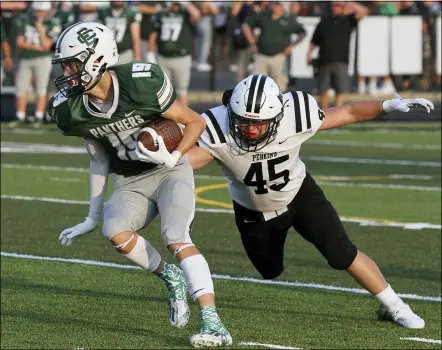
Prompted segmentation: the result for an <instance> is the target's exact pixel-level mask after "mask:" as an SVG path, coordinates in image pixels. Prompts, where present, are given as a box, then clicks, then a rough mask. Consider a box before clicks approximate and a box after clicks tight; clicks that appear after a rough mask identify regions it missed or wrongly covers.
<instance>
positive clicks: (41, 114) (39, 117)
mask: <svg viewBox="0 0 442 350" xmlns="http://www.w3.org/2000/svg"><path fill="white" fill-rule="evenodd" d="M43 117H44V113H43V112H35V118H36V119H37V120H38V121H42V120H43Z"/></svg>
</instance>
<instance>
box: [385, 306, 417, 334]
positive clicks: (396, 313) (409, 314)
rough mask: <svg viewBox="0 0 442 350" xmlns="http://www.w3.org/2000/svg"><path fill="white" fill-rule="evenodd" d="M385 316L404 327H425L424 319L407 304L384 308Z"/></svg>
mask: <svg viewBox="0 0 442 350" xmlns="http://www.w3.org/2000/svg"><path fill="white" fill-rule="evenodd" d="M385 316H386V318H387V319H390V320H391V321H393V322H394V323H396V324H398V325H399V326H402V327H405V328H413V329H420V328H424V327H425V321H424V320H423V319H422V318H421V317H419V316H418V315H416V314H415V313H414V312H413V311H411V309H410V306H408V305H407V304H405V306H402V307H401V308H399V309H396V310H386V314H385Z"/></svg>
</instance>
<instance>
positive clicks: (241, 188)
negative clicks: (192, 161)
mask: <svg viewBox="0 0 442 350" xmlns="http://www.w3.org/2000/svg"><path fill="white" fill-rule="evenodd" d="M283 99H284V103H285V105H284V116H283V118H282V120H281V123H280V125H279V128H278V131H277V135H276V138H275V139H274V140H273V141H272V142H270V143H269V144H268V145H266V146H265V147H264V148H262V149H261V150H259V151H257V152H245V151H242V150H240V149H239V147H238V146H237V145H236V143H235V141H234V139H233V138H232V136H231V135H230V131H229V116H228V112H227V108H226V107H225V106H224V105H222V106H218V107H215V108H212V109H210V110H208V111H206V112H205V113H203V114H202V116H203V117H204V119H205V120H206V130H205V131H204V132H203V134H202V135H201V137H200V139H199V142H198V145H199V146H200V147H201V148H203V149H204V150H205V151H206V152H208V153H209V154H211V155H212V156H213V157H214V158H215V159H216V160H217V161H218V163H219V164H220V165H221V167H222V169H223V171H224V173H225V174H226V175H227V177H228V179H229V193H230V196H231V197H232V199H233V200H234V201H235V202H237V203H238V204H240V205H242V206H243V207H245V208H248V209H250V210H255V211H260V212H270V211H275V210H279V209H282V208H284V207H286V206H287V205H288V204H289V203H290V202H291V201H292V199H293V198H294V197H295V195H296V193H298V190H299V188H300V187H301V184H302V182H303V180H304V178H305V175H306V170H305V165H304V163H303V162H302V161H301V159H300V158H299V151H300V149H301V145H302V143H303V142H305V141H307V140H308V139H309V138H310V137H312V136H313V135H314V134H315V133H316V131H317V130H318V129H319V127H320V126H321V124H322V120H323V119H324V112H323V111H322V110H321V109H320V108H319V106H318V104H317V102H316V100H315V99H314V97H313V96H311V95H309V94H307V93H305V92H300V91H296V92H288V93H286V94H284V96H283Z"/></svg>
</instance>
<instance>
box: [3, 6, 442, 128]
mask: <svg viewBox="0 0 442 350" xmlns="http://www.w3.org/2000/svg"><path fill="white" fill-rule="evenodd" d="M338 7H340V8H339V9H338ZM440 12H441V1H400V2H399V1H398V2H392V1H359V2H339V1H331V2H330V1H328V2H325V1H320V2H313V1H291V2H278V1H235V2H230V1H203V2H196V1H193V2H189V1H180V2H161V1H144V2H143V1H141V2H138V1H137V2H136V1H70V0H65V1H55V2H44V1H40V2H34V3H31V2H20V1H13V2H5V1H2V2H1V21H2V22H1V32H2V33H1V34H2V36H1V40H2V73H1V80H2V85H6V86H7V85H10V86H14V85H15V87H16V93H17V113H18V114H17V118H19V119H20V120H22V119H23V118H25V117H26V116H23V114H24V113H25V110H26V92H27V91H28V90H29V86H31V89H34V92H35V93H36V95H37V96H38V100H37V111H36V118H38V119H40V118H41V117H42V113H43V111H44V109H45V103H46V90H45V88H46V86H47V85H48V81H50V75H51V66H50V57H51V55H52V53H53V49H54V45H55V42H56V39H57V37H58V35H59V34H60V33H61V32H62V31H63V29H65V28H67V27H68V26H70V25H71V24H73V23H75V22H78V21H82V22H87V21H100V22H102V23H105V24H106V25H107V26H108V27H110V28H111V29H113V30H114V32H115V36H116V39H117V42H118V46H119V52H120V63H125V62H129V61H131V60H133V59H143V60H147V61H151V62H158V63H160V64H161V65H162V67H163V68H164V69H165V70H166V72H167V73H168V74H169V75H170V78H171V80H172V81H173V83H174V85H175V86H176V88H177V93H178V96H179V98H180V99H181V100H182V101H183V102H184V103H186V102H187V90H188V87H189V83H190V81H191V72H192V70H195V71H198V72H210V71H211V70H212V69H213V63H215V64H216V69H217V70H220V71H224V70H227V69H229V70H230V71H232V72H234V74H235V79H236V81H240V80H241V79H242V78H244V77H245V76H246V75H247V74H249V73H254V72H257V73H263V74H268V75H270V76H272V77H273V78H274V79H275V80H276V81H277V82H278V84H279V85H280V86H281V87H282V88H283V89H284V88H288V86H290V85H294V83H295V81H294V80H293V79H291V80H290V79H288V78H289V77H288V74H287V67H286V63H287V62H286V61H287V57H288V56H289V55H290V53H291V50H292V49H293V48H294V47H296V45H297V44H298V43H299V42H301V41H302V40H303V39H304V38H305V31H304V28H303V27H302V25H300V24H299V23H298V21H297V20H296V18H297V17H300V16H316V17H321V18H322V21H321V22H323V23H322V24H321V26H320V25H318V28H317V30H316V31H315V35H314V38H313V39H312V42H311V45H312V46H317V47H319V50H320V52H321V51H322V55H323V57H322V58H321V57H320V59H319V60H314V59H312V58H311V57H309V56H307V57H306V60H308V62H309V64H313V65H315V64H319V65H322V67H316V68H319V71H320V73H321V74H318V76H317V78H318V91H319V92H320V93H323V92H324V91H325V90H327V89H328V88H329V87H330V86H329V85H330V84H331V81H338V82H339V81H341V83H342V84H340V83H338V84H337V85H338V86H332V87H334V89H335V90H338V91H337V92H344V91H348V88H349V87H347V86H346V84H345V83H344V82H343V79H341V78H342V77H341V75H342V74H346V73H344V71H345V67H344V66H342V65H341V66H339V64H344V65H345V64H348V62H342V60H340V59H339V58H336V57H332V58H327V60H325V58H324V57H326V55H327V50H329V49H330V48H327V47H326V46H327V45H326V43H327V42H330V41H331V42H344V45H343V46H344V47H343V48H339V49H336V48H335V47H334V48H333V49H334V51H336V50H338V51H339V50H343V51H342V52H340V56H342V57H343V56H345V55H346V54H347V56H348V42H347V41H348V40H349V38H347V36H348V35H349V33H350V32H351V31H352V30H353V28H354V27H355V24H356V23H357V21H358V20H359V19H361V18H362V17H364V16H366V15H382V16H396V15H419V16H422V18H423V20H424V27H423V39H424V40H423V42H424V45H423V48H422V49H423V51H424V60H426V63H425V64H424V66H425V67H426V68H425V70H424V73H423V76H421V77H414V76H403V77H401V79H399V80H397V79H392V77H391V76H385V77H382V79H379V77H359V84H358V87H357V88H358V91H359V92H360V93H371V94H376V93H379V92H383V93H390V92H393V91H394V90H395V89H398V90H403V89H409V88H413V89H419V88H429V87H431V86H432V85H433V86H434V85H435V84H437V85H440V83H441V82H440V76H438V75H436V74H435V72H434V70H431V69H430V68H428V69H427V67H434V59H435V47H436V45H435V41H436V38H435V35H434V32H435V30H434V19H435V18H436V17H437V16H440ZM349 16H350V17H351V16H353V17H354V19H355V20H354V21H353V20H352V19H351V18H350V17H349ZM330 17H331V18H334V19H333V23H331V22H327V23H326V21H325V19H326V18H330ZM344 17H346V18H347V19H348V18H350V20H343V21H338V22H339V23H337V22H336V19H339V18H341V19H342V18H344ZM353 17H352V18H353ZM324 21H325V22H324ZM335 22H336V23H335ZM325 27H327V28H329V29H330V28H332V30H324V28H325ZM321 28H322V29H321ZM321 30H322V32H321ZM293 34H296V39H295V40H293ZM336 35H343V37H339V38H336ZM341 46H342V45H341ZM346 50H347V51H346ZM338 56H339V55H338ZM330 59H331V61H330ZM336 60H338V63H339V64H337V63H336ZM321 61H322V63H321ZM326 61H327V62H326ZM344 61H345V60H344ZM331 63H333V65H331ZM327 64H328V66H327V67H326V65H327ZM325 68H327V69H325ZM321 69H322V70H321ZM56 73H57V74H58V73H59V72H56ZM56 73H54V72H52V74H53V75H57V74H56ZM393 78H395V77H393ZM422 78H423V79H422ZM394 81H395V82H394ZM334 84H335V85H336V83H334ZM321 104H322V105H323V106H325V105H326V104H327V101H326V99H325V97H324V99H323V100H322V102H321Z"/></svg>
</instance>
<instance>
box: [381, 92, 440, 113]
mask: <svg viewBox="0 0 442 350" xmlns="http://www.w3.org/2000/svg"><path fill="white" fill-rule="evenodd" d="M418 107H423V108H425V109H426V110H427V113H430V111H431V110H432V109H434V104H433V102H431V101H430V100H427V99H426V98H412V99H403V98H402V97H400V96H399V95H398V94H397V93H394V99H393V100H386V101H384V102H382V109H383V110H384V111H385V112H387V113H391V112H396V111H399V112H409V111H410V110H411V109H415V108H418Z"/></svg>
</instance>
